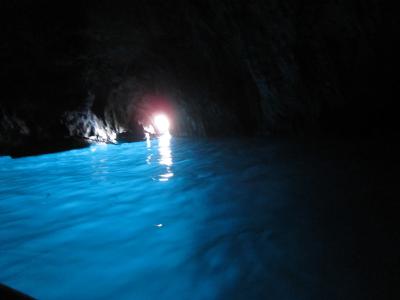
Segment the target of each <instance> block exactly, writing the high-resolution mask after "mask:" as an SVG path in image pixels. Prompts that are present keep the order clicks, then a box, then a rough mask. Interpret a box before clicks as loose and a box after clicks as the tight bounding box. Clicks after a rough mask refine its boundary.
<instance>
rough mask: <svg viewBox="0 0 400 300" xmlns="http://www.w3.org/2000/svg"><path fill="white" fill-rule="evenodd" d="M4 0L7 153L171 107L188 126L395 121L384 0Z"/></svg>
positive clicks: (180, 127) (189, 129)
mask: <svg viewBox="0 0 400 300" xmlns="http://www.w3.org/2000/svg"><path fill="white" fill-rule="evenodd" d="M1 5H2V7H1V12H2V18H1V25H2V28H3V33H4V38H3V39H2V40H1V44H0V58H1V62H2V66H3V68H2V70H1V71H0V76H1V78H0V79H1V82H2V83H3V84H4V89H3V95H2V96H1V102H0V111H1V114H0V145H1V149H3V150H2V151H1V152H3V153H4V152H7V151H10V150H4V149H6V148H7V149H11V148H13V147H24V145H25V144H27V143H35V142H36V141H41V142H46V143H50V144H51V143H52V141H53V140H56V139H60V138H66V140H67V143H68V141H69V140H70V139H69V138H71V137H72V138H82V139H88V138H89V139H92V140H93V139H94V140H95V139H98V140H106V141H112V139H113V137H114V136H115V134H118V132H122V131H124V130H129V128H133V127H134V126H132V124H137V123H138V122H139V123H143V122H144V123H146V122H148V120H149V118H150V115H151V113H152V112H153V111H156V110H160V109H162V108H164V109H166V110H167V112H168V113H169V114H170V115H171V116H172V119H173V128H172V129H173V131H174V133H175V134H176V135H238V134H239V135H242V134H246V135H254V134H257V135H259V134H271V133H272V134H307V133H311V134H340V135H343V134H360V133H363V134H371V133H382V132H386V131H395V130H394V128H395V126H394V125H395V119H396V116H395V112H394V111H393V110H392V109H390V107H391V105H392V103H393V101H394V100H393V99H394V98H395V97H394V91H395V90H396V80H395V76H393V74H395V72H396V70H397V65H398V64H397V63H398V58H397V57H398V54H397V53H398V50H399V49H398V46H396V42H398V41H397V40H398V39H399V36H400V35H399V26H398V19H397V18H396V17H395V16H394V11H395V10H394V7H391V6H390V5H391V4H390V3H389V2H386V1H383V0H382V1H380V0H363V1H361V0H347V1H345V0H327V1H317V0H302V1H282V0H281V1H278V0H268V1H256V0H253V1H228V0H221V1H212V0H205V1H178V0H174V1H155V0H152V1H144V0H137V1H102V0H100V1H93V2H91V1H89V2H86V1H82V2H81V3H80V4H74V5H72V4H71V3H70V2H67V1H65V2H64V1H61V2H57V3H53V2H50V1H18V2H15V3H3V4H1ZM154 99H158V100H154ZM96 130H97V132H96Z"/></svg>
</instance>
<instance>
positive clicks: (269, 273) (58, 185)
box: [0, 137, 321, 299]
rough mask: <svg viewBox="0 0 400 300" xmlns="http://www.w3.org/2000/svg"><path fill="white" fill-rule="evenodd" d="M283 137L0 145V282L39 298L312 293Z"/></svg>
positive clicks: (313, 279)
mask: <svg viewBox="0 0 400 300" xmlns="http://www.w3.org/2000/svg"><path fill="white" fill-rule="evenodd" d="M280 147H281V146H277V145H276V144H268V143H265V142H259V141H257V140H220V141H217V140H190V139H177V138H172V139H171V138H170V137H163V138H161V139H159V140H151V141H150V140H149V141H147V142H138V143H130V144H121V145H96V146H91V147H90V148H86V149H80V150H73V151H67V152H62V153H56V154H49V155H41V156H34V157H26V158H20V159H10V158H9V157H0V221H1V222H0V282H2V283H4V284H7V285H10V286H12V287H14V288H17V289H19V290H21V291H23V292H25V293H28V294H30V295H32V296H34V297H37V298H39V299H232V298H239V299H257V298H260V297H261V298H265V297H268V299H310V298H315V297H317V295H318V291H319V289H318V287H320V280H321V279H320V275H321V273H320V272H321V270H320V263H319V262H318V261H319V260H320V256H321V245H320V244H319V240H318V228H316V225H315V224H316V223H317V222H318V221H316V218H315V216H313V212H312V211H310V208H309V204H310V203H309V200H308V198H307V194H306V190H307V189H305V190H304V189H302V188H301V186H302V184H304V183H307V182H308V183H309V184H311V181H310V180H311V179H310V178H309V177H307V175H305V174H307V173H306V172H305V171H304V169H305V168H307V167H306V166H305V164H304V162H303V161H296V160H295V159H294V158H293V159H292V160H290V155H289V156H288V155H286V156H285V159H282V158H281V155H282V154H281V153H280ZM288 157H289V161H288V160H287V159H288Z"/></svg>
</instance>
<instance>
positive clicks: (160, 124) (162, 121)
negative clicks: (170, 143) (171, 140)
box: [154, 115, 169, 134]
mask: <svg viewBox="0 0 400 300" xmlns="http://www.w3.org/2000/svg"><path fill="white" fill-rule="evenodd" d="M154 125H155V126H156V127H157V130H158V132H159V133H161V134H168V133H169V120H168V118H167V116H165V115H156V116H155V117H154Z"/></svg>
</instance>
